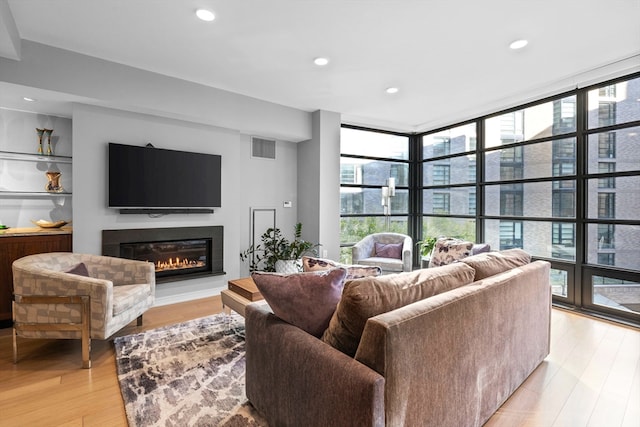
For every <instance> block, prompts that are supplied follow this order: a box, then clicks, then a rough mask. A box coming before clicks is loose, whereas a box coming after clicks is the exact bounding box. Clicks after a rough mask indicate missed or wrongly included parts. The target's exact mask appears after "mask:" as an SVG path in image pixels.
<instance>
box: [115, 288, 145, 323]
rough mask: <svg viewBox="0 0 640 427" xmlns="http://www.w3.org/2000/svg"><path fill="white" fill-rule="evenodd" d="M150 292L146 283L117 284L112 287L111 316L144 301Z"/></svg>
mask: <svg viewBox="0 0 640 427" xmlns="http://www.w3.org/2000/svg"><path fill="white" fill-rule="evenodd" d="M150 294H151V287H150V286H149V285H148V284H138V285H119V286H114V287H113V317H116V316H118V315H120V314H121V313H124V312H125V311H127V310H129V309H130V308H132V307H134V306H135V305H136V304H139V303H140V301H144V300H146V299H147V297H149V295H150Z"/></svg>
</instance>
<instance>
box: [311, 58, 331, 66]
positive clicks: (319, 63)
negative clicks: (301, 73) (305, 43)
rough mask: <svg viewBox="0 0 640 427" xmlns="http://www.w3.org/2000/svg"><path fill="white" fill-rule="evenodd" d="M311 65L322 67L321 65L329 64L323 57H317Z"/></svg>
mask: <svg viewBox="0 0 640 427" xmlns="http://www.w3.org/2000/svg"><path fill="white" fill-rule="evenodd" d="M313 63H314V64H316V65H319V66H323V65H327V64H328V63H329V60H328V59H327V58H323V57H321V56H320V57H318V58H316V59H314V60H313Z"/></svg>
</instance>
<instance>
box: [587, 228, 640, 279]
mask: <svg viewBox="0 0 640 427" xmlns="http://www.w3.org/2000/svg"><path fill="white" fill-rule="evenodd" d="M639 242H640V225H623V224H589V225H588V226H587V262H588V263H589V264H601V265H612V266H615V267H620V268H627V269H630V270H640V244H639Z"/></svg>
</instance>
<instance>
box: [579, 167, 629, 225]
mask: <svg viewBox="0 0 640 427" xmlns="http://www.w3.org/2000/svg"><path fill="white" fill-rule="evenodd" d="M606 182H607V184H608V185H609V187H607V188H603V187H601V185H602V184H603V181H602V179H601V178H600V179H597V178H594V179H589V180H588V189H589V197H588V217H589V218H615V219H630V220H637V219H638V212H640V195H639V192H638V189H639V188H640V176H618V177H615V178H610V179H607V180H606Z"/></svg>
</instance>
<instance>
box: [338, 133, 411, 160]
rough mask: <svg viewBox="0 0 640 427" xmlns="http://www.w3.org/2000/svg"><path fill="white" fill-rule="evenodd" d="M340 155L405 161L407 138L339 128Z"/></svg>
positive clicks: (407, 147) (406, 156)
mask: <svg viewBox="0 0 640 427" xmlns="http://www.w3.org/2000/svg"><path fill="white" fill-rule="evenodd" d="M340 153H342V154H353V155H356V156H368V157H386V158H389V159H401V160H407V159H408V158H409V138H408V137H406V136H399V135H391V134H387V133H380V132H371V131H366V130H359V129H349V128H341V131H340Z"/></svg>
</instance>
